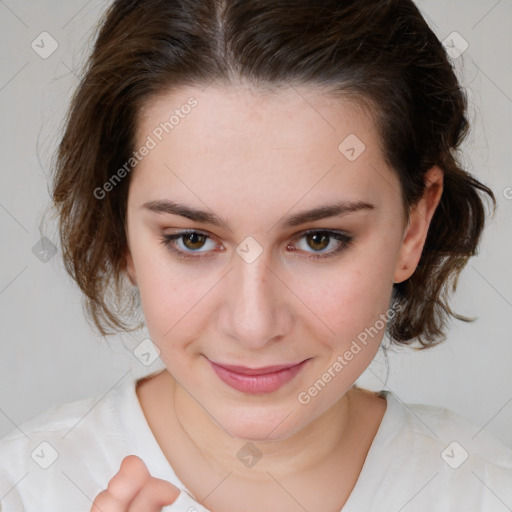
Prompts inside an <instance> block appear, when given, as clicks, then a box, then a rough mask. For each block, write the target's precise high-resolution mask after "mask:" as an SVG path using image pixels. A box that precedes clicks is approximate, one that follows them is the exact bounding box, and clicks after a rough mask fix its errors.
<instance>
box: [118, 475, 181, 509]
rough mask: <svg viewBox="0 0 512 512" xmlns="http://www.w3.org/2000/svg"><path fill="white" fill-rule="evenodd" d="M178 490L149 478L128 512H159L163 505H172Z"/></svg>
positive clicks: (169, 484)
mask: <svg viewBox="0 0 512 512" xmlns="http://www.w3.org/2000/svg"><path fill="white" fill-rule="evenodd" d="M179 494H180V490H179V489H178V488H177V487H175V486H174V485H173V484H171V483H170V482H167V481H166V480H161V479H160V478H155V477H151V478H150V479H149V480H148V481H147V482H146V485H144V487H143V488H142V489H141V491H140V492H139V494H137V496H135V499H134V500H133V501H132V503H131V505H130V508H129V509H128V512H160V510H161V509H162V507H164V506H165V505H171V504H173V503H174V502H175V501H176V499H177V498H178V496H179Z"/></svg>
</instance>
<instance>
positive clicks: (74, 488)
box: [0, 381, 134, 512]
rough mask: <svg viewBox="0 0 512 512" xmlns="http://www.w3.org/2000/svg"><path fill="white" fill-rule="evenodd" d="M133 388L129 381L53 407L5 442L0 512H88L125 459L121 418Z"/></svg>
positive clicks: (0, 455) (1, 445)
mask: <svg viewBox="0 0 512 512" xmlns="http://www.w3.org/2000/svg"><path fill="white" fill-rule="evenodd" d="M133 386H134V384H133V382H130V381H127V382H124V383H123V384H122V385H120V386H117V387H115V388H113V389H111V390H110V391H109V392H106V393H102V394H98V395H95V396H91V397H89V398H85V399H80V400H76V401H72V402H67V403H63V404H60V405H56V406H53V407H51V408H49V409H47V410H45V411H44V412H42V413H40V414H38V415H36V416H34V417H33V418H31V419H29V420H27V421H25V422H23V423H21V424H20V425H18V426H17V427H15V428H13V429H12V430H11V431H10V432H9V433H8V434H7V435H6V436H4V437H3V438H2V439H1V440H0V499H1V507H2V508H1V510H2V512H4V511H8V512H10V511H11V510H13V511H14V510H16V511H19V510H27V511H28V510H33V508H31V507H32V506H33V504H34V503H37V502H38V501H39V502H40V503H41V504H43V503H44V504H45V505H46V506H48V507H50V508H51V507H54V508H53V510H60V509H59V508H58V503H59V500H61V501H60V503H61V504H62V503H66V502H68V503H76V504H77V505H78V503H82V502H83V507H82V508H83V509H84V510H88V509H89V508H90V502H89V500H88V499H87V496H91V495H96V494H97V493H98V492H99V490H101V489H102V488H103V486H104V482H105V479H106V481H107V482H108V479H109V478H111V477H112V475H113V474H114V473H115V471H117V469H118V468H119V464H120V461H121V460H122V457H123V456H124V455H126V439H125V437H126V436H125V435H124V432H123V429H122V425H121V422H120V419H119V414H118V413H119V410H120V409H123V408H124V407H126V406H127V405H129V400H130V397H131V394H130V390H131V388H132V387H133ZM84 468H86V471H84ZM67 498H68V499H69V501H67ZM21 502H23V507H21ZM25 507H27V508H25ZM77 509H80V507H78V506H77ZM34 510H35V509H34Z"/></svg>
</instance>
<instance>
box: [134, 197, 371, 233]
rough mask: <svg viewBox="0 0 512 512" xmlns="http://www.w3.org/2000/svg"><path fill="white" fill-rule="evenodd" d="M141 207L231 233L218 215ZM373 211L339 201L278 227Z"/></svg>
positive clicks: (170, 205) (166, 205)
mask: <svg viewBox="0 0 512 512" xmlns="http://www.w3.org/2000/svg"><path fill="white" fill-rule="evenodd" d="M142 207H143V208H145V209H147V210H150V211H152V212H155V213H167V214H171V215H180V216H181V217H186V218H187V219H190V220H193V221H195V222H201V223H205V224H212V225H213V226H217V227H219V228H225V229H228V230H229V231H232V229H231V227H230V226H229V223H228V222H227V221H226V220H225V219H223V218H222V217H220V216H219V215H217V214H215V213H213V212H207V211H204V210H199V209H196V208H192V207H190V206H187V205H184V204H181V203H176V202H174V201H170V200H168V199H158V200H155V201H149V202H147V203H144V204H143V205H142ZM374 209H375V205H373V204H370V203H367V202H364V201H339V202H336V203H333V204H328V205H324V206H319V207H318V208H313V209H311V210H305V211H302V212H299V213H295V214H293V215H291V216H289V217H286V218H284V219H283V220H281V221H280V222H279V225H280V226H281V227H283V228H291V227H295V226H299V225H301V224H305V223H306V222H312V221H315V220H320V219H325V218H327V217H338V216H341V215H345V214H348V213H353V212H357V211H362V210H374Z"/></svg>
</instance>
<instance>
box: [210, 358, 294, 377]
mask: <svg viewBox="0 0 512 512" xmlns="http://www.w3.org/2000/svg"><path fill="white" fill-rule="evenodd" d="M212 362H213V361H212ZM300 363H302V361H298V362H297V363H290V364H279V365H273V366H263V367H260V368H248V367H246V366H234V365H230V364H221V363H214V364H216V365H217V366H221V367H222V368H225V369H226V370H229V371H230V372H234V373H239V374H240V375H265V374H266V373H272V372H279V371H281V370H285V369H287V368H293V367H294V366H297V365H298V364H300Z"/></svg>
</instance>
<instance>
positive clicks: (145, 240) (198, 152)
mask: <svg viewBox="0 0 512 512" xmlns="http://www.w3.org/2000/svg"><path fill="white" fill-rule="evenodd" d="M191 96H193V97H194V98H195V99H196V100H197V102H198V103H197V107H195V108H194V109H193V110H192V111H191V113H190V114H188V115H187V116H184V118H183V119H181V120H180V122H179V124H178V125H176V126H175V127H174V129H173V130H172V132H171V133H169V134H166V135H164V137H163V138H162V140H161V141H160V142H158V144H157V145H156V147H154V148H153V149H151V151H150V152H149V154H148V155H147V156H146V157H145V158H144V159H143V160H142V161H141V162H140V163H139V164H138V165H137V167H136V168H135V170H134V171H132V175H131V183H130V190H129V198H128V213H127V219H126V229H127V235H128V241H129V251H128V253H127V272H128V275H129V278H130V280H131V281H132V283H133V284H134V285H135V286H138V288H139V291H140V297H141V303H142V308H143V312H144V316H145V319H146V323H147V328H148V330H149V333H150V337H151V340H152V341H153V343H154V344H155V345H156V346H157V347H158V349H159V350H160V358H161V359H162V361H163V362H164V363H165V366H166V370H167V371H165V372H163V373H162V374H159V375H158V376H156V377H153V378H152V379H150V380H149V381H146V382H144V383H141V385H140V386H139V387H138V396H139V399H140V401H141V406H142V407H143V410H144V412H145V414H146V417H147V419H148V423H149V425H150V427H151V428H152V430H153V433H154V434H155V437H156V438H157V440H158V442H159V444H160V446H161V447H162V450H163V451H164V453H165V455H166V456H167V458H168V459H169V461H170V462H172V465H173V468H174V469H175V472H176V474H177V475H178V476H179V477H180V479H181V480H182V481H183V482H184V483H185V484H186V485H187V487H188V488H189V489H191V490H192V491H193V492H194V493H195V495H196V496H206V495H208V494H211V490H212V489H213V488H215V487H216V485H218V484H219V482H220V481H221V480H222V479H223V478H225V477H226V475H227V474H228V473H229V474H230V477H229V479H227V480H226V482H225V483H223V484H222V487H220V488H219V489H218V491H217V492H216V493H213V494H212V495H211V496H209V498H208V499H207V500H206V501H205V502H204V505H205V506H206V507H209V508H210V509H211V510H214V511H216V512H220V511H222V512H228V511H229V510H233V511H236V510H242V509H243V510H244V511H250V510H254V511H256V510H262V509H263V510H300V508H297V507H298V505H297V503H290V499H289V496H288V497H286V499H288V502H286V500H285V499H284V495H285V493H284V492H283V490H282V488H279V489H277V491H276V487H277V486H276V484H275V481H274V480H272V479H271V478H270V477H269V475H270V474H271V475H273V477H274V478H275V479H277V480H278V481H279V482H280V483H281V484H283V485H284V484H285V483H286V486H285V487H286V488H287V489H288V490H289V491H290V492H291V494H293V495H294V496H295V497H296V500H297V501H298V502H301V503H304V506H305V507H306V508H307V509H309V510H313V509H315V504H316V506H318V496H325V502H323V505H325V506H324V507H322V508H323V509H325V510H331V508H332V510H339V509H340V508H341V506H342V505H343V503H344V502H345V501H346V499H347V498H348V496H349V494H350V491H351V490H352V488H353V486H354V485H355V482H356V480H357V477H358V475H359V473H360V470H361V467H362V464H363V463H364V459H365V457H366V454H367V451H368V449H369V447H370V445H371V442H372V440H373V437H374V435H375V433H376V431H377V429H378V426H379V424H380V421H381V419H382V416H383V414H384V411H385V401H384V400H383V399H381V398H378V397H377V396H375V395H373V394H369V393H364V392H363V391H361V390H358V389H356V388H353V385H354V383H355V381H356V380H357V378H358V377H359V376H360V375H361V374H362V373H363V371H364V370H365V369H366V368H367V366H368V365H369V363H370V362H371V361H372V359H373V358H374V356H375V354H376V352H377V350H378V348H379V345H380V342H381V340H382V336H383V333H384V330H383V329H382V330H380V332H379V334H378V335H376V336H374V337H373V338H371V339H370V340H369V341H368V343H367V344H366V345H365V346H362V347H361V350H360V351H359V352H358V353H357V355H354V357H353V358H352V359H351V360H350V361H348V363H347V364H345V365H344V367H343V369H342V371H340V372H338V373H337V374H336V377H335V378H333V379H332V380H331V381H330V382H329V383H328V384H327V385H326V386H325V388H323V389H322V390H321V392H319V393H318V394H317V395H316V396H314V397H312V398H311V400H310V401H309V403H307V404H303V403H300V402H299V400H298V398H297V397H298V394H299V393H300V392H303V391H305V390H308V388H310V386H312V385H313V383H314V382H315V381H317V380H318V379H319V378H321V376H322V375H323V374H324V373H325V372H326V371H327V370H328V368H329V367H332V365H333V363H334V362H335V361H336V360H337V358H338V356H340V355H343V354H344V353H345V352H346V351H347V350H348V349H349V348H350V346H351V343H352V342H353V340H355V339H356V338H357V336H358V334H360V333H361V332H362V331H364V330H365V328H369V327H372V326H375V325H377V321H378V319H379V315H382V314H385V313H386V311H387V310H388V309H389V301H390V296H391V292H392V285H393V282H401V281H404V280H405V279H407V278H408V277H410V276H411V275H412V273H413V272H414V270H415V268H416V266H417V263H418V261H419V258H420V256H421V251H422V248H423V245H424V242H425V238H426V234H427V230H428V226H429V223H430V220H431V218H432V215H433V213H434V211H435V208H436V206H437V204H438V202H439V199H440V196H441V193H442V172H441V171H440V170H439V169H438V168H437V167H434V168H432V169H431V170H430V171H429V172H428V173H427V176H426V183H427V188H426V191H425V194H424V196H423V198H422V199H421V201H420V202H419V203H418V204H417V205H416V206H415V207H414V208H412V209H411V211H410V215H409V219H407V216H406V214H405V212H404V209H403V204H402V200H401V192H400V183H399V181H398V178H397V176H396V175H395V173H394V171H393V170H392V169H390V168H389V167H388V166H387V164H386V163H385V160H384V157H383V154H382V152H381V146H380V140H379V138H378V134H377V131H376V129H375V126H374V124H373V122H372V119H371V117H370V115H369V114H368V113H367V112H366V111H365V110H363V109H361V108H359V107H358V106H357V105H356V104H355V103H352V102H350V101H348V100H340V99H336V100H335V99H333V98H332V97H329V96H326V95H321V94H320V93H319V91H315V90H314V89H309V88H306V87H302V88H286V89H283V90H281V91H279V92H276V93H274V94H271V95H269V94H264V93H262V92H259V91H257V90H251V89H249V88H247V87H245V86H239V87H232V88H225V87H224V88H221V87H216V86H214V85H210V86H209V87H207V88H206V89H204V90H202V89H199V88H194V87H190V88H183V89H180V90H178V91H174V92H173V93H172V94H166V95H161V96H159V97H157V98H153V99H152V100H151V101H150V102H149V103H148V104H147V105H146V106H145V108H144V109H143V110H142V111H141V113H140V114H141V115H140V119H139V123H138V132H137V144H136V147H140V146H141V145H143V144H144V143H145V141H146V140H147V137H148V135H151V133H152V132H153V130H154V129H155V127H157V126H158V125H159V124H160V123H161V122H165V121H166V120H168V118H169V115H170V113H172V111H173V110H175V109H176V108H180V106H181V105H184V104H186V103H187V100H188V99H189V98H190V97H191ZM351 134H355V135H356V136H357V137H358V139H360V140H361V141H362V142H363V143H364V145H365V150H364V151H363V152H362V153H361V154H360V156H358V158H356V159H355V160H354V161H350V160H349V159H348V158H347V157H346V156H345V155H344V154H342V152H341V151H340V150H339V149H338V146H339V145H340V143H342V141H344V140H345V139H346V138H347V137H348V136H349V135H351ZM165 199H166V200H172V201H174V202H179V203H183V204H185V205H187V206H190V207H193V208H197V209H201V210H205V211H207V212H209V213H215V214H216V215H218V216H220V217H221V218H222V219H224V220H225V221H226V222H227V223H229V226H230V227H229V229H228V228H225V227H218V226H214V225H211V224H206V223H202V222H196V221H193V220H190V219H186V218H184V217H181V216H178V215H173V214H168V213H157V212H153V211H149V210H148V209H147V208H144V204H145V203H148V202H150V201H157V200H165ZM340 200H342V201H351V202H354V201H362V202H366V203H370V204H372V205H373V209H364V210H359V211H355V212H352V213H346V214H344V215H343V216H338V217H330V218H325V219H321V220H315V221H308V222H306V223H304V224H301V225H298V226H294V227H289V228H284V227H282V226H281V222H282V221H283V219H284V218H287V217H288V216H290V215H292V214H295V213H297V212H300V211H304V210H309V209H312V208H316V207H321V206H325V205H326V204H331V203H333V202H336V201H340ZM186 229H192V230H195V231H198V232H199V234H206V235H208V236H209V237H210V239H208V238H199V239H198V240H197V239H196V240H194V242H193V243H190V242H189V244H188V245H186V244H185V242H186V240H185V239H183V238H181V239H178V240H175V241H174V247H175V248H177V249H181V250H182V251H183V252H186V251H187V250H188V252H186V254H188V255H192V256H191V259H189V260H183V259H180V257H179V256H177V255H176V253H174V252H172V251H171V250H170V248H169V247H166V246H165V245H164V244H163V243H162V238H163V236H164V235H165V234H176V233H177V232H179V231H183V230H186ZM312 229H314V230H317V231H326V230H329V231H332V230H334V231H341V232H343V233H346V234H349V235H350V236H351V237H352V241H351V242H350V243H349V244H348V245H347V246H346V247H345V248H343V249H342V250H341V251H340V252H338V253H337V254H334V255H332V256H331V257H326V258H318V259H316V260H315V259H310V258H308V256H311V255H314V254H315V253H317V254H318V253H324V254H328V253H331V254H332V253H333V251H334V250H335V249H336V248H338V247H339V246H341V244H340V242H338V241H337V240H336V239H335V238H333V237H331V238H329V239H327V240H325V239H324V241H320V242H319V241H318V239H316V240H311V237H309V238H308V237H306V236H303V235H304V232H305V231H306V230H312ZM249 236H251V237H252V238H253V239H254V240H255V241H256V242H257V244H259V246H260V247H261V249H262V252H261V254H260V255H259V256H258V257H257V258H256V259H255V260H254V261H252V262H251V263H248V262H246V261H245V260H244V259H243V258H242V257H240V256H239V254H237V252H236V249H237V247H238V246H239V244H241V243H242V242H244V241H245V240H246V238H247V237H249ZM244 243H245V242H244ZM194 244H195V245H194ZM201 244H202V245H201ZM242 246H243V244H242ZM196 248H197V249H196ZM193 249H196V250H195V252H194V251H193ZM197 254H199V255H200V256H201V255H202V256H205V255H206V256H205V257H203V258H201V257H199V258H197ZM193 258H196V259H193ZM305 359H309V361H308V363H307V364H306V366H305V367H304V368H303V370H302V371H301V372H300V373H299V374H298V375H297V376H296V377H295V378H294V379H293V380H292V381H290V382H288V383H287V384H285V385H284V386H282V387H281V388H280V389H278V390H277V391H274V392H272V393H265V394H257V395H255V394H247V393H242V392H240V391H237V390H234V389H232V388H231V387H229V386H227V385H226V384H225V383H224V382H222V381H221V380H220V379H219V378H218V377H217V375H216V374H215V373H214V372H213V370H212V369H211V366H210V363H209V361H208V360H210V361H215V362H219V363H224V364H233V365H242V366H247V367H252V368H255V367H263V366H268V365H274V364H284V363H292V362H299V361H303V360H305ZM246 441H251V442H253V443H255V444H256V446H257V447H258V449H259V450H260V452H261V455H262V457H261V460H260V461H259V462H258V463H257V464H256V465H254V466H252V467H251V468H248V467H245V466H244V465H243V464H241V463H240V460H239V459H238V458H237V453H238V451H239V450H240V448H241V447H242V446H243V445H244V444H245V442H246ZM290 461H293V464H291V463H290ZM135 473H136V472H135V471H134V472H133V475H132V476H130V475H129V474H128V471H125V470H123V467H121V469H120V473H118V474H117V475H116V476H115V477H114V479H113V480H115V479H117V480H115V482H118V484H117V485H118V487H117V488H116V487H113V488H112V489H111V488H110V487H111V486H110V484H109V489H107V490H106V491H105V492H106V493H107V495H111V498H112V497H113V498H112V499H114V500H117V501H118V502H121V503H122V505H118V504H114V501H112V506H110V505H109V504H107V503H105V506H104V507H103V506H102V507H101V509H102V511H103V512H124V511H129V512H137V511H138V510H141V511H142V510H145V511H146V512H148V511H152V510H159V509H158V508H155V507H157V506H158V504H157V505H155V504H154V503H153V504H151V503H149V501H148V503H145V502H144V500H145V499H146V498H145V497H144V496H148V498H147V500H149V494H150V493H148V492H146V490H145V489H146V487H147V486H148V485H153V483H152V481H151V480H149V479H148V478H146V477H147V475H146V477H144V478H139V480H137V479H136V478H135V476H134V475H135ZM142 473H143V472H142ZM326 475H334V477H331V478H332V480H330V481H329V479H327V478H326ZM341 476H343V482H344V483H343V484H342V485H341V487H340V486H339V485H338V484H337V482H339V481H340V480H341V478H340V477H341ZM132 480H133V482H135V483H136V485H135V484H134V486H133V488H134V489H139V493H138V494H135V496H136V497H135V498H133V496H134V492H135V491H133V489H132V492H131V494H130V496H131V498H130V497H127V495H128V494H129V493H128V494H123V492H126V491H123V490H119V489H120V488H122V487H123V485H125V486H128V487H130V485H129V484H128V482H130V481H132ZM119 482H121V483H119ZM122 482H124V484H122ZM141 482H142V483H141ZM111 483H112V481H111ZM169 485H170V484H169ZM306 485H307V487H306ZM333 488H335V489H336V491H334V492H333V491H332V489H333ZM155 489H156V488H155ZM263 490H265V492H267V495H269V496H271V498H269V499H271V500H272V501H271V503H272V505H271V506H270V508H269V503H266V502H265V501H264V497H262V494H263V493H262V491H263ZM171 491H172V488H169V487H165V486H163V485H162V487H161V488H160V491H159V492H160V494H159V497H161V499H162V500H165V499H168V498H172V496H171V494H169V493H170V492H171ZM107 495H104V496H105V497H104V498H102V499H105V500H107V499H110V498H107V497H106V496H107ZM114 496H115V497H114ZM123 496H124V497H123ZM242 498H243V499H244V500H245V504H244V505H242V507H241V508H240V501H237V500H239V499H242ZM130 499H133V502H131V501H130ZM151 499H155V497H154V496H153V497H152V498H151ZM135 502H137V503H135ZM130 503H132V504H130ZM237 503H238V507H239V508H237V505H236V504H237ZM116 507H117V508H116ZM123 507H124V508H123ZM151 507H153V508H151ZM294 507H295V508H294ZM336 507H337V508H336ZM93 510H94V508H93ZM95 512H96V511H95Z"/></svg>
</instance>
